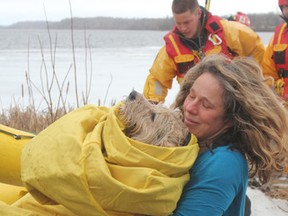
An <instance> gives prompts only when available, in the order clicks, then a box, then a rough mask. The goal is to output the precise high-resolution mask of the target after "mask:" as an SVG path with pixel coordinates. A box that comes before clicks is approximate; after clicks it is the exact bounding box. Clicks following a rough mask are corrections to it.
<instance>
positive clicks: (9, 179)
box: [0, 124, 35, 186]
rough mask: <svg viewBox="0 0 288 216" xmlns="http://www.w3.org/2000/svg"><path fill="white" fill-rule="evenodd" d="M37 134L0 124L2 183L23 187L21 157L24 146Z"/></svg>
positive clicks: (0, 176) (0, 169)
mask: <svg viewBox="0 0 288 216" xmlns="http://www.w3.org/2000/svg"><path fill="white" fill-rule="evenodd" d="M34 136H35V134H33V133H28V132H25V131H21V130H17V129H14V128H11V127H7V126H5V125H2V124H0V149H1V151H0V182H2V183H6V184H11V185H16V186H22V181H21V178H20V156H21V150H22V148H23V146H24V144H25V143H26V142H27V141H29V140H31V139H32V138H33V137H34Z"/></svg>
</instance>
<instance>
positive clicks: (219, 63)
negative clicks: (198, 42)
mask: <svg viewBox="0 0 288 216" xmlns="http://www.w3.org/2000/svg"><path fill="white" fill-rule="evenodd" d="M203 73H210V74H212V75H213V76H214V77H215V78H216V79H217V80H218V81H219V83H220V85H221V86H222V87H223V89H224V93H223V101H224V107H225V119H224V120H227V121H231V122H233V126H232V128H229V129H228V130H226V131H224V132H223V133H222V134H221V135H220V137H219V136H218V137H214V140H209V142H211V143H210V144H211V145H210V146H212V148H215V147H216V146H217V144H215V143H217V142H216V141H217V139H219V138H220V139H221V136H222V138H223V136H225V135H228V137H230V139H229V141H230V142H231V143H232V148H233V149H237V150H239V151H240V152H242V153H243V154H244V155H245V156H246V158H247V161H248V163H249V165H250V166H249V167H250V168H249V173H250V177H253V176H255V175H256V174H257V176H258V177H259V180H260V181H261V183H263V184H264V183H267V182H268V181H269V180H270V177H271V174H272V173H273V171H274V170H276V171H281V170H283V168H284V166H285V163H286V162H287V155H288V116H287V110H286V109H285V108H284V106H283V103H282V102H281V100H280V99H279V98H278V97H277V96H276V94H274V92H273V91H272V90H271V89H270V88H269V87H268V86H267V85H266V84H265V83H264V81H263V76H262V71H261V68H260V67H259V66H258V64H257V63H255V62H254V61H253V60H251V59H249V58H244V57H237V58H235V59H233V60H230V59H228V58H226V57H224V56H222V55H209V56H207V57H205V58H204V59H203V60H202V61H201V62H200V63H199V64H197V65H196V66H194V67H193V68H191V69H190V70H189V71H188V72H187V74H186V75H185V77H184V79H183V82H182V84H181V88H180V91H179V93H178V95H177V97H176V100H175V102H174V104H173V107H174V108H176V107H178V108H180V109H181V110H183V108H182V106H183V103H184V101H185V98H186V96H187V95H188V94H189V91H190V88H191V86H192V85H193V83H194V81H195V80H196V79H197V78H198V77H199V76H200V75H202V74H203ZM226 144H227V143H226ZM286 165H287V164H286Z"/></svg>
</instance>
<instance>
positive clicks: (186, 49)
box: [144, 0, 264, 102]
mask: <svg viewBox="0 0 288 216" xmlns="http://www.w3.org/2000/svg"><path fill="white" fill-rule="evenodd" d="M208 5H209V4H208ZM207 7H208V6H207ZM172 12H173V17H174V20H175V22H176V25H175V26H174V28H173V30H172V31H170V32H169V33H168V34H166V35H165V36H164V40H165V45H164V46H163V47H162V48H161V49H160V51H159V52H158V55H157V57H156V59H155V60H154V63H153V65H152V67H151V68H150V70H149V72H150V73H149V74H148V76H147V78H146V83H145V86H144V96H145V97H146V98H147V99H149V100H150V101H154V102H163V101H165V98H166V96H167V93H168V89H171V87H172V82H173V79H174V78H175V77H176V79H177V81H178V83H179V84H180V83H181V81H182V78H183V77H184V75H185V73H186V71H187V70H188V69H189V68H191V67H193V66H194V65H195V64H197V63H198V62H199V61H200V60H201V59H202V58H203V57H204V56H206V55H209V54H215V53H222V54H225V55H227V56H229V57H230V58H233V57H234V56H247V57H251V58H253V59H254V60H255V61H256V62H258V63H259V64H261V63H262V59H263V55H264V45H263V43H262V41H261V39H260V37H259V36H258V35H257V34H256V33H255V32H254V31H253V30H252V29H251V28H249V27H248V26H246V25H244V24H241V23H240V22H235V21H228V20H224V19H223V20H222V19H220V17H218V16H213V15H212V14H211V13H210V12H209V11H208V10H206V9H205V8H203V7H200V6H199V4H198V1H197V0H182V1H176V0H174V1H173V3H172Z"/></svg>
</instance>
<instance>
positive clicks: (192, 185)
mask: <svg viewBox="0 0 288 216" xmlns="http://www.w3.org/2000/svg"><path fill="white" fill-rule="evenodd" d="M247 185H248V165H247V161H246V160H245V158H244V156H243V155H242V154H241V153H240V152H238V151H232V150H230V148H229V146H221V147H217V148H215V149H213V150H207V151H205V152H203V153H201V154H200V155H199V156H198V158H197V160H196V162H195V164H194V165H193V167H192V168H191V170H190V180H189V182H188V183H187V184H186V185H185V188H184V190H183V193H182V196H181V198H180V200H179V202H178V204H177V208H176V210H175V212H174V213H173V216H184V215H185V216H206V215H207V216H218V215H219V216H220V215H224V216H243V215H244V208H245V196H246V190H247Z"/></svg>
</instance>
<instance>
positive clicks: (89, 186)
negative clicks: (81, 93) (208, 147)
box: [1, 105, 199, 216]
mask: <svg viewBox="0 0 288 216" xmlns="http://www.w3.org/2000/svg"><path fill="white" fill-rule="evenodd" d="M118 108H119V107H118V106H116V107H114V108H107V107H97V106H92V105H88V106H85V107H82V108H80V109H77V110H75V111H73V112H71V113H69V114H67V115H66V116H64V117H62V118H61V119H59V120H57V121H56V122H55V123H53V124H52V125H50V126H49V127H48V128H47V129H45V130H44V131H43V132H41V133H40V134H38V135H37V136H36V137H35V138H33V139H32V140H31V141H29V142H28V143H27V144H26V145H25V146H24V149H23V152H22V158H21V169H22V170H21V176H22V180H23V183H24V185H25V186H26V188H27V189H28V191H29V192H30V193H31V194H32V195H33V196H34V198H35V199H36V200H38V201H39V202H40V203H42V207H43V208H42V210H43V209H44V210H43V211H45V208H46V209H47V208H52V210H51V209H50V210H49V211H50V213H51V211H52V212H53V211H55V212H56V210H57V211H58V212H57V214H56V213H55V214H54V215H71V214H69V213H67V212H73V215H74V214H75V215H79V216H80V215H83V216H84V215H85V216H89V215H91V216H92V215H97V216H99V215H101V216H104V215H127V213H128V212H129V213H140V214H146V215H169V213H171V212H172V211H173V210H174V208H175V207H176V204H177V201H178V199H179V198H180V195H181V192H182V189H183V186H184V184H185V183H186V182H187V181H188V179H189V174H188V170H189V169H190V167H191V166H192V164H193V163H194V161H195V159H196V157H197V154H198V150H199V148H198V145H197V140H196V138H195V137H194V136H192V138H191V141H190V143H189V144H188V145H187V146H185V147H175V148H171V147H167V148H165V147H157V146H152V145H149V144H145V143H141V142H138V141H135V140H132V139H130V138H128V137H126V136H125V134H124V133H123V129H124V125H123V123H122V122H121V121H120V119H119V118H118V117H117V116H118ZM29 196H30V198H29ZM27 197H28V198H27ZM27 197H23V198H22V199H24V198H25V199H28V200H31V195H30V194H27ZM22 199H20V200H19V202H18V204H16V205H14V206H18V207H21V208H25V205H26V204H25V199H24V200H22ZM19 203H21V204H19ZM35 203H36V202H35ZM35 203H34V204H33V205H34V206H36V204H37V203H36V204H35ZM53 203H58V204H61V205H55V206H49V205H44V204H53ZM11 207H12V206H11ZM1 208H2V206H1ZM37 208H38V210H39V209H41V205H40V204H39V205H38V206H37ZM37 208H36V207H35V215H41V214H37V213H36V211H38V210H37ZM53 208H54V210H53ZM3 209H5V208H4V207H3V208H2V210H3ZM32 209H33V208H32ZM7 210H8V207H7ZM13 210H14V209H13ZM3 211H4V210H3ZM47 211H48V210H47ZM61 212H62V214H61ZM117 212H118V213H117ZM120 212H122V214H121V213H120ZM44 215H45V214H44ZM49 215H53V214H49Z"/></svg>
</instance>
